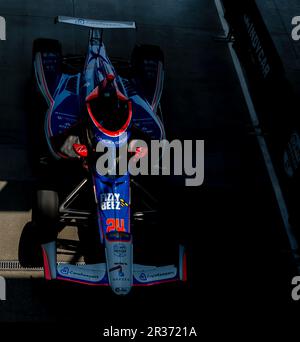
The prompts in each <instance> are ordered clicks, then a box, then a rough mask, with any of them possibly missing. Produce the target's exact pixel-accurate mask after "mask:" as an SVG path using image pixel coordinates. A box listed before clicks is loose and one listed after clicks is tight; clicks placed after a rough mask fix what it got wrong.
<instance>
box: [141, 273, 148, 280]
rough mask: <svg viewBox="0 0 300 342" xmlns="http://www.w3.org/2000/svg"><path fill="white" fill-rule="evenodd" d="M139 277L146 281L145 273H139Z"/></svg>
mask: <svg viewBox="0 0 300 342" xmlns="http://www.w3.org/2000/svg"><path fill="white" fill-rule="evenodd" d="M139 278H140V279H141V280H143V281H146V280H147V277H146V274H145V273H141V274H140V276H139Z"/></svg>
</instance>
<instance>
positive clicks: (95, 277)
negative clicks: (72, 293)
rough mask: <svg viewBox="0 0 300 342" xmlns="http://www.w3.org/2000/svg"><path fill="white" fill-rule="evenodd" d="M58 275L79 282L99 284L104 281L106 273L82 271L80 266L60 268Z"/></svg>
mask: <svg viewBox="0 0 300 342" xmlns="http://www.w3.org/2000/svg"><path fill="white" fill-rule="evenodd" d="M57 270H58V273H59V274H60V275H62V276H68V277H70V278H73V279H78V280H88V281H92V282H97V281H99V280H100V279H102V278H103V277H104V275H105V272H99V271H97V270H88V269H82V268H81V267H79V266H70V265H69V266H58V269H57Z"/></svg>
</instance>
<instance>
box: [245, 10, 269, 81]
mask: <svg viewBox="0 0 300 342" xmlns="http://www.w3.org/2000/svg"><path fill="white" fill-rule="evenodd" d="M244 22H245V25H246V27H247V31H248V34H249V38H250V40H251V45H252V48H253V50H254V52H255V55H256V58H257V60H258V62H259V65H260V68H261V72H262V74H263V77H264V78H266V77H267V76H268V74H269V72H270V71H271V67H270V64H269V62H268V59H267V56H266V53H265V51H264V49H263V46H262V43H261V41H260V38H259V36H258V34H257V32H256V29H255V26H254V23H253V22H252V21H251V19H250V18H249V17H248V16H247V15H246V14H245V15H244Z"/></svg>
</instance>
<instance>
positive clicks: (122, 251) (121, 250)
mask: <svg viewBox="0 0 300 342" xmlns="http://www.w3.org/2000/svg"><path fill="white" fill-rule="evenodd" d="M126 252H127V248H126V246H125V245H124V244H121V243H118V244H116V245H114V246H113V253H114V255H115V256H117V257H120V258H122V257H124V256H125V255H126Z"/></svg>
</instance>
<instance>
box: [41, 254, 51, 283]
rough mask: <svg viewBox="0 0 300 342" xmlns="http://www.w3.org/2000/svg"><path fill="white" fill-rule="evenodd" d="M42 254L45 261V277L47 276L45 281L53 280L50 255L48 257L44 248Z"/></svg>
mask: <svg viewBox="0 0 300 342" xmlns="http://www.w3.org/2000/svg"><path fill="white" fill-rule="evenodd" d="M42 253H43V260H44V276H45V279H47V280H51V279H52V277H51V271H50V265H49V260H48V255H47V252H46V251H45V249H44V247H42Z"/></svg>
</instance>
